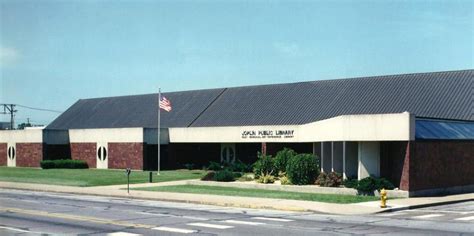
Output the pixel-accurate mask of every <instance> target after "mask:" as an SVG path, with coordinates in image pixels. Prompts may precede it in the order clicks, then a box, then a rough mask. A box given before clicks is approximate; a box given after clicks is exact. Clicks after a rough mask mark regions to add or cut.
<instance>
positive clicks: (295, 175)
mask: <svg viewBox="0 0 474 236" xmlns="http://www.w3.org/2000/svg"><path fill="white" fill-rule="evenodd" d="M286 171H287V175H288V178H289V179H290V181H291V183H293V184H296V185H304V184H312V183H314V181H315V179H316V176H318V175H319V163H318V160H317V159H316V157H315V156H314V155H312V154H298V155H296V156H294V157H293V158H291V159H290V160H288V163H287V165H286Z"/></svg>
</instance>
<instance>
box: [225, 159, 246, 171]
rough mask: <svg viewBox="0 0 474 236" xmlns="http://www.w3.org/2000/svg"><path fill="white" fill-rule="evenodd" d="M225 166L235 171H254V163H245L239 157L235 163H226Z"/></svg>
mask: <svg viewBox="0 0 474 236" xmlns="http://www.w3.org/2000/svg"><path fill="white" fill-rule="evenodd" d="M224 166H225V167H226V168H227V169H229V170H230V171H233V172H242V173H248V172H252V165H249V164H245V163H244V162H242V161H241V160H238V159H237V160H236V161H235V162H234V163H224Z"/></svg>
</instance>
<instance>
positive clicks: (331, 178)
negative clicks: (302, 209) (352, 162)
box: [324, 172, 342, 187]
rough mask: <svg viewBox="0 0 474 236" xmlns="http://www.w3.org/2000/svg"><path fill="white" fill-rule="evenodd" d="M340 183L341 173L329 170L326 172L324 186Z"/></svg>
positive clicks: (336, 185) (339, 184)
mask: <svg viewBox="0 0 474 236" xmlns="http://www.w3.org/2000/svg"><path fill="white" fill-rule="evenodd" d="M341 184H342V174H340V173H337V172H331V173H329V174H328V178H327V179H326V183H324V187H339V186H341Z"/></svg>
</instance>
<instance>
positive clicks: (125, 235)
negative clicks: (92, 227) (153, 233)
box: [107, 232, 141, 236]
mask: <svg viewBox="0 0 474 236" xmlns="http://www.w3.org/2000/svg"><path fill="white" fill-rule="evenodd" d="M107 236H141V234H132V233H127V232H115V233H109V234H107Z"/></svg>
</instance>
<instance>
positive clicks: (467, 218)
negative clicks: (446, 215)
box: [454, 216, 474, 221]
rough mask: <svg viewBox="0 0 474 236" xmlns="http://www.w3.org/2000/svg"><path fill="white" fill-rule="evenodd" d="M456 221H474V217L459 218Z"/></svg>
mask: <svg viewBox="0 0 474 236" xmlns="http://www.w3.org/2000/svg"><path fill="white" fill-rule="evenodd" d="M454 220H462V221H468V220H474V216H468V217H462V218H457V219H454Z"/></svg>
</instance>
